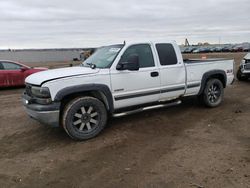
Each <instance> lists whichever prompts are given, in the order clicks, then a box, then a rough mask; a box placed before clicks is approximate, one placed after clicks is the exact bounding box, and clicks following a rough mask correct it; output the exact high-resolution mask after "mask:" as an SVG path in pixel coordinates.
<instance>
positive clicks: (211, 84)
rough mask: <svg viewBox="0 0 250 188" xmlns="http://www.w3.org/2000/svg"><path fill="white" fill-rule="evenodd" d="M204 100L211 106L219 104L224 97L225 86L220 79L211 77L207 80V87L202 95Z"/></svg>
mask: <svg viewBox="0 0 250 188" xmlns="http://www.w3.org/2000/svg"><path fill="white" fill-rule="evenodd" d="M200 97H201V99H202V102H203V103H204V104H205V105H206V106H207V107H210V108H214V107H217V106H219V105H220V104H221V103H222V101H223V97H224V87H223V84H222V82H221V81H220V80H218V79H210V80H208V81H207V83H206V86H205V89H204V91H203V93H202V95H201V96H200Z"/></svg>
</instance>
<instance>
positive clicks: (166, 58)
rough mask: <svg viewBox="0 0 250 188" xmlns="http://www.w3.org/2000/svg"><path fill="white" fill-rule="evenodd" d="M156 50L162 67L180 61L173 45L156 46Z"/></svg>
mask: <svg viewBox="0 0 250 188" xmlns="http://www.w3.org/2000/svg"><path fill="white" fill-rule="evenodd" d="M156 49H157V52H158V56H159V59H160V64H161V65H162V66H167V65H176V64H177V62H178V60H177V56H176V53H175V50H174V47H173V45H172V44H156Z"/></svg>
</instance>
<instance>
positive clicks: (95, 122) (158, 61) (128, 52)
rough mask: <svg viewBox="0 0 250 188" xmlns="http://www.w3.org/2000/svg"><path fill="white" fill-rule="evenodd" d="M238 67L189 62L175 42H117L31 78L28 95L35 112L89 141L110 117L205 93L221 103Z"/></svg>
mask: <svg viewBox="0 0 250 188" xmlns="http://www.w3.org/2000/svg"><path fill="white" fill-rule="evenodd" d="M233 69H234V60H224V59H212V60H185V61H183V59H182V54H181V51H180V49H179V47H178V45H177V44H176V43H175V42H159V43H153V42H145V43H130V44H121V45H111V46H106V47H102V48H100V49H98V50H97V51H96V52H95V53H94V54H93V55H92V56H91V57H89V58H88V59H87V60H86V61H85V62H84V63H83V64H82V65H81V66H79V67H71V68H62V69H55V70H49V71H46V72H40V73H36V74H34V75H31V76H29V77H28V78H27V79H26V90H25V92H24V95H23V97H22V98H23V104H24V106H25V108H26V111H27V113H28V114H29V116H31V117H33V118H34V119H36V120H38V121H40V122H42V123H44V124H49V125H52V126H62V127H63V128H64V130H65V131H66V133H67V134H68V135H69V136H70V137H71V138H73V139H76V140H86V139H89V138H93V137H95V136H96V135H98V134H99V133H100V132H101V131H102V130H103V128H104V127H105V125H106V122H107V119H108V117H110V116H113V117H120V116H123V115H128V114H131V113H136V112H140V111H144V110H149V109H153V108H161V107H167V106H173V105H178V104H180V103H181V99H182V98H183V97H187V96H199V98H200V100H201V101H202V102H204V104H205V105H206V106H208V107H211V108H213V107H217V106H219V105H220V104H221V103H222V101H223V95H224V88H225V87H227V86H228V85H229V84H232V82H233V80H234V74H233V72H234V71H233Z"/></svg>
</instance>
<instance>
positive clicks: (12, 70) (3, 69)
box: [0, 60, 47, 87]
mask: <svg viewBox="0 0 250 188" xmlns="http://www.w3.org/2000/svg"><path fill="white" fill-rule="evenodd" d="M44 70H47V68H31V67H28V66H26V65H23V64H21V63H17V62H12V61H1V60H0V87H11V86H24V81H25V78H26V77H27V76H29V75H31V74H33V73H36V72H40V71H44Z"/></svg>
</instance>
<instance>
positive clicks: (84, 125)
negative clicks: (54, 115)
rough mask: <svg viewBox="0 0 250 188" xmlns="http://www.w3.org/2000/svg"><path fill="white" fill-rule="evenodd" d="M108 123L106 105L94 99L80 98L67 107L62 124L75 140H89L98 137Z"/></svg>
mask: <svg viewBox="0 0 250 188" xmlns="http://www.w3.org/2000/svg"><path fill="white" fill-rule="evenodd" d="M106 122H107V111H106V108H105V105H104V104H103V103H102V102H101V101H100V100H98V99H96V98H93V97H80V98H76V99H74V100H72V101H71V102H69V103H68V105H66V107H65V109H64V112H63V119H62V124H63V128H64V130H65V131H66V132H67V134H68V135H69V136H70V137H71V138H73V139H75V140H87V139H90V138H93V137H95V136H96V135H98V134H99V133H100V132H101V131H102V130H103V128H104V127H105V125H106Z"/></svg>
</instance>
